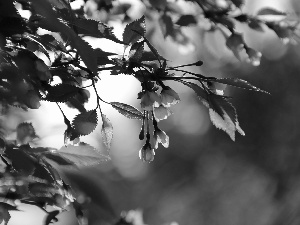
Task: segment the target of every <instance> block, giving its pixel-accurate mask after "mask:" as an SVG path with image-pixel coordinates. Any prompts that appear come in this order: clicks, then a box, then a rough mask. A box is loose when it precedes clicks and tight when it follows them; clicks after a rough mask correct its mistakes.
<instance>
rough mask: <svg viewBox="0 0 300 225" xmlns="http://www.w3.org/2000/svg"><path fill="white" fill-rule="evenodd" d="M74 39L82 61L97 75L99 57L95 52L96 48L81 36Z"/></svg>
mask: <svg viewBox="0 0 300 225" xmlns="http://www.w3.org/2000/svg"><path fill="white" fill-rule="evenodd" d="M73 40H74V47H75V48H76V49H77V50H78V53H79V55H80V57H81V58H82V61H83V62H84V64H85V65H86V67H87V68H88V69H89V70H90V71H91V72H92V73H93V74H94V76H96V75H97V69H98V66H97V57H96V54H95V52H94V49H93V48H92V47H91V46H90V45H89V44H88V43H87V42H86V41H84V40H83V39H81V38H80V37H76V38H74V39H73Z"/></svg>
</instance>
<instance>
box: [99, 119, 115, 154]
mask: <svg viewBox="0 0 300 225" xmlns="http://www.w3.org/2000/svg"><path fill="white" fill-rule="evenodd" d="M101 135H102V141H103V144H104V145H105V146H106V148H107V149H108V150H110V146H111V142H112V139H113V126H112V123H111V122H110V120H109V119H108V118H107V117H106V116H105V115H104V114H102V129H101Z"/></svg>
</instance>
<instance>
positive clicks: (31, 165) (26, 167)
mask: <svg viewBox="0 0 300 225" xmlns="http://www.w3.org/2000/svg"><path fill="white" fill-rule="evenodd" d="M26 147H27V145H21V147H20V148H16V147H13V146H9V147H8V146H7V148H6V150H5V152H4V156H5V157H6V158H7V159H9V161H10V162H11V165H12V167H13V168H14V169H15V170H16V171H17V172H18V173H21V174H22V175H24V176H29V175H32V174H33V172H34V170H35V164H36V160H35V159H34V158H32V157H31V156H30V155H29V154H27V153H26V151H24V150H23V149H24V148H26Z"/></svg>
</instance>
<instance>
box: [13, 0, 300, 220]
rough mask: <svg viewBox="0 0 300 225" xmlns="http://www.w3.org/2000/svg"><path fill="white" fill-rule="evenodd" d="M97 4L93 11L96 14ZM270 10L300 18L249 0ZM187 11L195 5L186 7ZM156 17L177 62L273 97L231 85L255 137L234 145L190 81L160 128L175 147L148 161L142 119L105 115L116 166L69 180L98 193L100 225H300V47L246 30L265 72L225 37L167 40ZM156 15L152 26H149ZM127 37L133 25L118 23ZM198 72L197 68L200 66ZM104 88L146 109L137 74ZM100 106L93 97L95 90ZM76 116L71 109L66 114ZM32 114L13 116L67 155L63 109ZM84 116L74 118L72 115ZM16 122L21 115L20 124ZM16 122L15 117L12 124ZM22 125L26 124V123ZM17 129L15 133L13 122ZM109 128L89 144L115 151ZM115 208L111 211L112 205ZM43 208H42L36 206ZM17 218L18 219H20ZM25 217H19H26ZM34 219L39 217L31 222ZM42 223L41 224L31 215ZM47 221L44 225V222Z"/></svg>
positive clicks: (135, 14) (93, 214)
mask: <svg viewBox="0 0 300 225" xmlns="http://www.w3.org/2000/svg"><path fill="white" fill-rule="evenodd" d="M127 2H130V3H131V4H132V8H131V9H130V10H129V12H128V13H129V15H130V16H131V17H132V18H133V19H137V18H139V17H140V16H141V15H142V14H145V13H146V15H147V12H145V11H144V9H143V8H142V6H141V4H140V2H139V1H127ZM94 4H96V3H94V2H93V1H88V4H87V6H86V7H87V8H86V9H85V10H87V11H88V10H90V11H89V12H90V16H91V17H97V18H99V17H101V15H99V14H97V15H94V14H93V7H94ZM263 6H270V7H273V8H276V9H278V10H281V11H287V12H289V13H291V14H295V15H297V13H298V11H299V9H300V4H299V1H297V0H294V1H293V0H290V1H287V0H281V1H280V0H264V1H259V0H255V1H254V0H252V1H246V5H245V7H244V8H243V10H244V11H245V12H249V13H255V12H256V11H257V10H258V9H260V8H262V7H263ZM183 7H184V9H186V10H192V9H189V8H188V5H183ZM153 17H155V16H152V19H151V18H150V17H147V21H146V24H147V30H148V32H149V33H148V36H149V39H150V40H151V42H152V43H153V45H154V46H155V47H156V48H157V49H158V50H159V51H160V53H161V54H162V55H163V56H164V57H165V58H167V59H169V60H170V63H171V65H179V64H185V63H191V62H195V61H197V60H202V61H204V65H203V66H202V67H201V68H200V71H196V72H201V73H202V74H204V75H207V76H216V77H237V78H241V79H244V80H247V81H249V82H250V83H251V84H253V85H255V86H257V87H259V88H261V89H263V90H266V91H268V92H269V93H271V95H267V94H262V93H258V92H250V91H246V90H242V89H236V88H233V87H227V89H226V90H225V94H226V95H230V96H232V97H233V99H232V103H233V105H234V106H235V107H236V109H237V112H238V116H239V121H240V125H241V127H242V128H243V130H244V131H245V133H246V136H245V137H243V136H239V135H237V137H236V141H235V142H233V141H232V140H231V139H230V138H229V137H228V136H227V134H226V133H224V132H223V131H220V130H218V129H216V128H215V127H214V126H213V125H212V124H211V122H210V120H209V115H208V112H207V109H206V108H205V107H204V106H202V105H201V103H200V102H199V100H198V99H197V97H196V96H195V94H194V93H192V92H191V91H190V90H189V89H187V88H185V87H183V86H182V85H180V84H175V83H174V84H170V85H172V86H171V87H172V88H173V89H174V90H175V91H176V92H178V93H179V95H180V98H181V102H180V103H179V104H177V105H176V106H173V108H172V111H173V112H174V115H172V116H171V117H169V118H168V120H166V121H162V122H161V123H160V124H161V125H160V127H161V129H162V130H164V131H166V133H167V134H168V135H169V137H170V146H169V148H168V149H164V148H163V147H162V146H160V147H159V149H158V150H157V151H156V155H155V160H154V161H153V162H152V163H150V164H148V163H143V162H142V161H141V160H140V159H139V157H138V151H139V149H140V148H141V147H142V145H143V142H141V141H139V140H138V134H139V132H140V127H141V124H140V121H134V120H129V119H127V118H125V117H123V116H122V115H120V114H118V112H116V111H113V109H112V108H110V107H109V106H105V105H103V111H104V112H105V114H106V115H107V116H108V118H109V119H110V120H111V121H112V123H113V126H114V140H113V144H112V148H111V151H110V155H111V158H112V160H111V161H110V162H107V163H104V164H101V165H99V166H98V167H93V168H87V169H82V170H79V171H70V170H64V173H65V176H66V178H67V179H68V181H69V183H70V184H71V185H73V186H74V187H75V189H77V190H78V191H79V193H82V195H83V196H88V197H89V198H90V200H91V201H90V202H88V203H87V204H86V206H87V208H88V217H89V219H90V224H91V225H96V224H107V223H108V221H111V218H112V217H113V215H120V214H121V212H122V211H128V210H132V209H140V210H142V212H143V219H144V222H145V224H149V225H158V224H170V223H171V222H172V221H176V222H177V223H178V224H180V225H196V224H197V225H241V224H243V225H247V224H249V225H253V224H255V225H281V224H290V225H298V224H299V223H300V118H299V116H300V88H299V87H300V75H299V74H300V66H299V65H300V64H299V60H300V46H299V45H293V44H291V43H288V44H283V42H282V41H281V40H279V39H278V37H277V36H276V35H275V33H274V32H272V31H269V30H268V29H265V32H263V33H261V32H256V31H253V30H251V31H250V30H249V29H247V28H246V27H244V26H242V25H240V26H239V27H238V30H239V31H241V32H243V33H244V34H245V40H246V42H247V43H248V44H249V46H251V47H253V48H254V49H256V50H258V51H261V52H262V55H263V56H262V59H261V63H260V65H259V66H257V67H254V66H252V65H250V64H248V63H246V62H240V61H238V60H237V59H236V58H235V57H234V56H233V54H232V52H231V51H230V50H228V49H227V47H226V45H225V39H224V38H223V37H222V36H221V35H220V34H219V33H217V32H216V33H205V32H204V31H202V30H201V29H199V28H195V27H191V28H185V29H186V31H185V32H186V33H187V34H188V35H189V37H190V38H191V42H190V43H189V44H188V45H185V46H182V45H179V44H177V43H175V42H173V41H172V40H170V39H168V38H167V39H164V38H163V35H162V33H161V31H160V29H159V27H157V26H158V24H157V21H155V19H153ZM149 18H150V19H149ZM111 25H112V26H114V28H115V33H116V35H117V36H119V37H120V36H121V34H122V30H123V29H124V26H125V25H124V24H120V22H117V21H116V22H112V24H111ZM89 41H90V42H91V43H92V45H93V47H101V48H102V49H103V50H106V51H108V50H110V51H113V50H112V49H114V50H115V52H116V53H119V54H122V51H123V49H122V46H120V45H118V46H115V45H113V43H111V42H109V41H108V42H104V41H102V40H101V41H97V42H93V40H89ZM191 69H192V68H191ZM100 76H101V78H102V80H101V81H100V82H99V83H98V91H99V93H100V95H101V97H102V98H103V99H105V100H107V101H119V102H124V103H127V104H132V105H134V106H136V107H139V101H138V100H137V99H136V98H137V92H138V91H139V89H140V87H139V83H138V82H137V81H136V80H134V78H131V77H129V76H123V77H122V76H118V77H116V76H112V77H109V74H101V75H100ZM91 102H92V103H91V105H87V108H90V109H91V108H93V107H94V106H95V101H93V94H92V92H91ZM65 110H67V108H65ZM37 111H38V112H35V110H31V111H30V114H27V115H26V116H24V115H22V117H21V116H20V115H19V113H18V112H12V114H10V115H11V117H9V118H10V119H11V121H10V122H9V120H8V122H9V124H10V125H11V127H12V129H13V127H16V125H17V124H18V123H19V122H21V121H23V120H29V121H32V122H33V125H34V126H35V127H36V130H37V134H38V135H39V136H40V137H41V139H40V140H39V143H38V145H43V146H51V147H57V148H60V147H61V146H62V145H63V132H64V130H65V126H64V124H63V117H62V116H61V114H60V113H59V109H58V108H56V107H55V105H54V104H53V105H51V104H47V103H44V104H43V105H42V108H41V110H37ZM76 114H77V112H76V111H72V110H70V111H68V113H67V115H70V118H72V117H73V116H74V115H76ZM16 117H18V118H21V119H19V121H18V120H16ZM9 118H8V119H9ZM16 121H17V122H16ZM14 123H15V124H16V125H15V126H14V125H13V124H14ZM100 129H101V126H98V128H97V130H96V131H95V132H94V133H93V135H91V137H88V138H82V139H81V140H82V141H85V142H87V143H89V144H91V145H93V146H95V147H97V148H99V149H102V150H103V152H104V153H106V152H105V151H106V150H105V148H104V146H102V144H101V133H100ZM109 205H110V206H111V208H112V210H110V206H109ZM28 210H29V211H30V210H33V212H35V211H34V210H35V209H32V208H30V209H28ZM25 214H26V213H25V212H17V213H16V214H13V213H12V219H11V221H10V222H9V224H14V225H16V224H18V223H19V222H18V221H20V218H21V217H22V221H23V222H22V224H25V223H24V220H25V219H24V218H25V217H23V216H25ZM13 215H16V216H15V217H14V216H13ZM18 218H19V219H18ZM28 219H29V221H30V218H28ZM31 219H32V221H33V219H34V220H36V221H37V218H31ZM38 219H39V220H40V219H41V218H38ZM60 219H61V220H60V221H59V222H58V223H57V224H66V225H67V224H70V225H75V224H77V222H76V219H75V217H74V212H73V211H71V212H66V213H63V214H62V216H61V217H60ZM32 221H31V222H30V223H28V224H33V222H32ZM37 224H40V223H37Z"/></svg>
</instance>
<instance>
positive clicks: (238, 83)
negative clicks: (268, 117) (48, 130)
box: [213, 78, 269, 94]
mask: <svg viewBox="0 0 300 225" xmlns="http://www.w3.org/2000/svg"><path fill="white" fill-rule="evenodd" d="M213 82H218V83H222V84H228V85H231V86H234V87H238V88H243V89H247V90H252V91H260V92H264V93H267V94H269V93H268V92H266V91H264V90H261V89H259V88H257V87H255V86H253V85H252V84H250V83H248V82H247V81H245V80H242V79H239V78H218V79H216V80H214V81H213Z"/></svg>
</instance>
